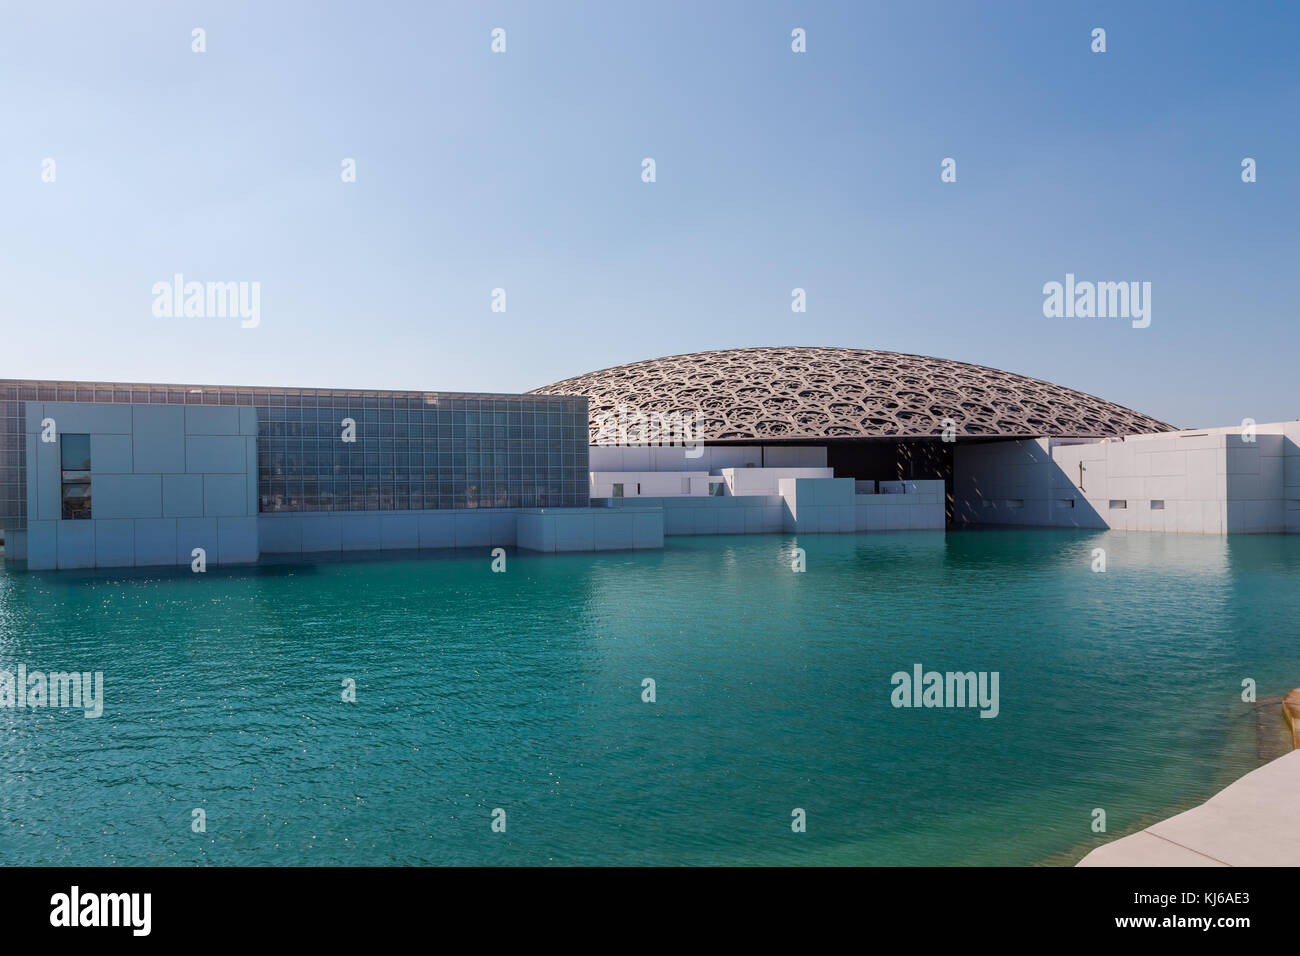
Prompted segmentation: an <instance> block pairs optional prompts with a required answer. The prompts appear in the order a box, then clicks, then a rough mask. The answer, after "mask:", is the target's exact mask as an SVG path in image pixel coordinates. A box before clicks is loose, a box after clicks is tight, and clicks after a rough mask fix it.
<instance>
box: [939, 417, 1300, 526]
mask: <svg viewBox="0 0 1300 956" xmlns="http://www.w3.org/2000/svg"><path fill="white" fill-rule="evenodd" d="M1297 439H1300V423H1283V424H1279V425H1261V426H1258V428H1257V429H1256V431H1255V432H1254V434H1253V435H1252V434H1251V433H1249V432H1243V430H1242V429H1240V428H1225V429H1209V430H1205V431H1184V432H1169V433H1164V434H1159V435H1141V436H1129V437H1128V438H1127V439H1126V440H1118V439H1116V440H1105V441H1097V442H1054V441H1053V440H1051V439H1046V438H1043V439H1036V440H1027V441H1008V442H989V443H979V444H958V446H957V448H956V449H955V452H954V481H953V491H954V498H955V509H954V510H955V515H954V518H955V520H956V521H959V522H963V523H970V524H1003V525H1006V524H1011V525H1039V526H1049V527H1078V528H1110V529H1114V530H1121V531H1159V532H1171V533H1175V532H1176V533H1186V534H1268V533H1281V532H1284V531H1291V532H1295V531H1296V530H1297V529H1300V447H1298V446H1297ZM1288 469H1290V470H1288ZM1288 476H1291V478H1295V479H1297V484H1295V485H1291V484H1289V483H1288V482H1289V481H1290V480H1291V478H1289V477H1288Z"/></svg>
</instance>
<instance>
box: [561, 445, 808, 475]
mask: <svg viewBox="0 0 1300 956" xmlns="http://www.w3.org/2000/svg"><path fill="white" fill-rule="evenodd" d="M693 453H694V454H695V457H690V456H691V455H692V454H693ZM763 466H767V467H770V468H824V467H826V446H824V445H763V446H757V445H708V444H701V445H697V446H695V447H694V448H683V447H682V446H680V445H639V446H637V445H633V446H626V445H591V446H590V447H589V448H588V462H587V467H588V468H589V469H591V470H592V471H703V472H705V473H706V474H713V475H716V474H719V473H720V472H721V470H722V469H723V468H747V467H752V468H760V467H763Z"/></svg>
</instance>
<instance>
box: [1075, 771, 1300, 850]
mask: <svg viewBox="0 0 1300 956" xmlns="http://www.w3.org/2000/svg"><path fill="white" fill-rule="evenodd" d="M1297 793H1300V750H1296V751H1292V752H1291V753H1289V754H1287V755H1286V756H1284V757H1279V758H1278V759H1277V760H1274V761H1273V762H1272V763H1267V764H1265V765H1264V766H1262V767H1260V768H1259V769H1258V770H1253V771H1251V772H1250V773H1248V774H1246V776H1244V777H1242V778H1241V779H1240V780H1238V781H1237V782H1236V783H1234V784H1231V785H1230V786H1228V787H1226V788H1224V789H1223V790H1220V791H1219V792H1218V793H1217V794H1215V795H1214V796H1213V797H1211V798H1210V799H1209V800H1207V801H1205V803H1203V804H1201V805H1200V806H1199V807H1193V808H1192V809H1191V810H1188V811H1186V812H1185V813H1180V814H1178V815H1177V816H1175V817H1170V818H1169V819H1168V820H1163V821H1161V822H1160V823H1157V824H1154V825H1152V826H1149V827H1147V828H1146V829H1145V830H1143V831H1141V832H1140V833H1134V834H1132V835H1131V836H1126V837H1122V838H1121V839H1118V840H1116V841H1114V842H1113V843H1107V844H1106V845H1105V846H1100V847H1098V848H1097V849H1095V850H1093V851H1092V852H1091V853H1089V854H1088V855H1087V856H1085V857H1084V858H1083V859H1082V860H1080V861H1079V864H1078V865H1079V866H1294V865H1295V862H1296V860H1300V814H1297V813H1296V794H1297Z"/></svg>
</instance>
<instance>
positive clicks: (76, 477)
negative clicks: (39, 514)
mask: <svg viewBox="0 0 1300 956" xmlns="http://www.w3.org/2000/svg"><path fill="white" fill-rule="evenodd" d="M59 474H60V486H61V487H60V492H61V494H60V498H61V500H62V506H63V510H62V512H61V517H62V518H63V520H65V521H84V520H87V519H89V518H90V436H89V435H60V436H59Z"/></svg>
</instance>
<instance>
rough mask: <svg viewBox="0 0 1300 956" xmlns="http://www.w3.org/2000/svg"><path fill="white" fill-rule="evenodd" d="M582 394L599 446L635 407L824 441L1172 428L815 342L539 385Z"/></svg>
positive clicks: (1090, 399)
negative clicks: (611, 424) (611, 425)
mask: <svg viewBox="0 0 1300 956" xmlns="http://www.w3.org/2000/svg"><path fill="white" fill-rule="evenodd" d="M533 391H534V392H535V393H536V394H541V395H585V396H587V397H588V399H589V402H590V405H589V408H590V419H591V443H592V444H608V443H611V442H613V441H614V440H615V439H614V438H613V437H612V436H611V435H610V433H609V431H608V430H607V429H605V430H603V431H602V423H605V422H608V421H609V419H610V417H611V416H615V415H618V414H620V411H621V410H622V413H623V414H627V413H628V412H629V411H631V412H640V413H642V414H645V415H651V414H657V415H683V416H686V415H695V414H696V413H697V412H698V417H697V418H696V421H698V422H699V423H700V425H701V426H702V433H699V432H697V433H696V434H695V438H696V440H702V441H706V442H747V441H755V440H761V441H794V440H807V439H818V438H891V437H892V438H920V437H929V436H934V437H939V436H942V434H943V433H944V429H945V427H948V428H949V429H953V431H951V432H950V434H953V433H955V435H956V436H957V437H959V438H960V437H980V438H989V437H997V438H1030V437H1040V436H1043V435H1052V436H1059V437H1063V438H1066V437H1069V438H1103V437H1108V436H1118V435H1126V434H1134V433H1138V432H1159V431H1172V430H1173V426H1171V425H1167V424H1165V423H1164V422H1161V421H1157V420H1156V419H1154V418H1150V417H1148V416H1146V415H1142V414H1139V413H1138V412H1135V411H1132V410H1131V409H1128V408H1124V407H1123V406H1122V405H1116V404H1114V403H1112V402H1107V401H1104V400H1102V399H1100V398H1095V397H1094V396H1092V395H1087V394H1084V393H1083V392H1077V391H1075V390H1074V389H1070V388H1063V387H1061V386H1059V385H1053V384H1051V383H1050V382H1043V381H1040V380H1038V379H1034V378H1028V377H1026V376H1024V375H1016V374H1014V373H1011V372H1001V371H998V370H997V369H992V368H985V367H983V366H981V365H968V364H967V363H965V362H953V361H949V360H948V359H940V358H928V357H926V356H923V355H906V354H902V353H899V352H876V351H871V350H868V349H837V348H813V347H798V346H793V347H783V348H747V349H723V350H720V351H715V352H692V353H690V354H688V355H670V356H667V357H666V358H657V359H650V360H648V361H644V362H633V363H632V364H630V365H619V366H616V367H614V368H607V369H603V370H601V371H599V372H591V373H588V374H586V375H580V376H578V377H576V378H570V379H565V380H564V381H562V382H556V383H555V384H554V385H547V386H545V387H543V388H538V389H534V390H533Z"/></svg>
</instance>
